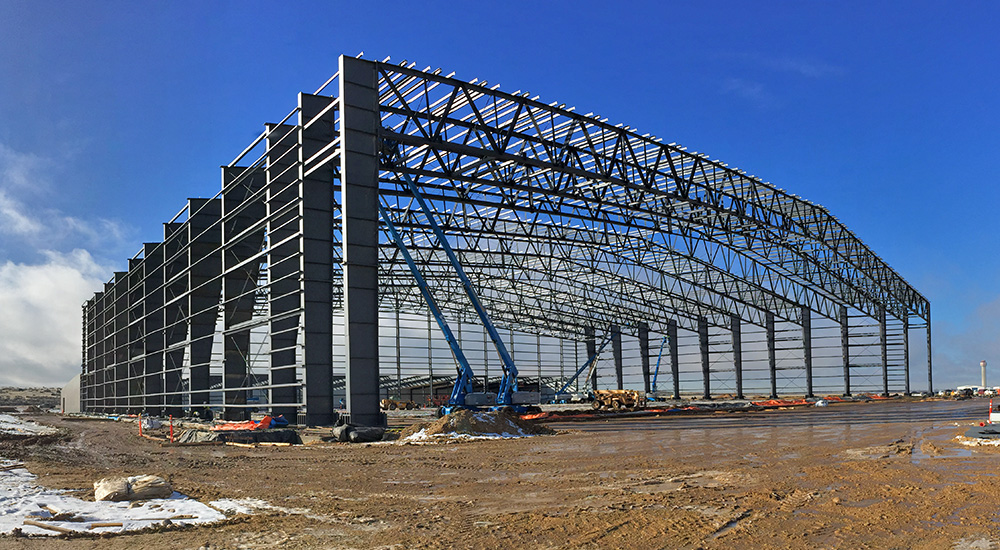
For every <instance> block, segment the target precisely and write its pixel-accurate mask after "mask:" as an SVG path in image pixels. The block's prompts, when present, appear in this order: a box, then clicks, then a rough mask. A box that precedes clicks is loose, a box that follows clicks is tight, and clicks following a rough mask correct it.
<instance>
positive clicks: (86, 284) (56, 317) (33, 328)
mask: <svg viewBox="0 0 1000 550" xmlns="http://www.w3.org/2000/svg"><path fill="white" fill-rule="evenodd" d="M42 255H43V257H44V258H45V261H44V262H43V263H39V264H36V265H26V264H20V263H13V262H10V261H8V262H6V263H4V264H2V265H0V334H3V338H0V385H4V386H61V385H63V384H64V383H66V382H68V381H69V379H70V378H71V377H73V376H74V375H75V374H78V373H79V372H80V345H81V344H80V334H81V319H80V312H81V310H80V306H81V305H82V304H83V302H84V300H87V299H89V298H90V297H91V296H93V293H94V291H95V290H97V289H99V288H101V285H102V284H103V281H104V279H106V278H107V276H108V274H109V273H111V269H110V268H108V267H105V266H101V265H98V263H97V262H96V261H94V259H93V258H92V257H91V255H90V253H88V252H87V251H85V250H79V249H77V250H74V251H72V252H70V253H68V254H61V253H58V252H52V251H42Z"/></svg>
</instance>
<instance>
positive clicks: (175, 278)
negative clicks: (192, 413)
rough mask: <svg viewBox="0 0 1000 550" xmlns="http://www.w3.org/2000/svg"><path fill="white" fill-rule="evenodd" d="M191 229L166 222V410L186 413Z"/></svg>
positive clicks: (179, 414) (170, 412)
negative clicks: (185, 357) (184, 371)
mask: <svg viewBox="0 0 1000 550" xmlns="http://www.w3.org/2000/svg"><path fill="white" fill-rule="evenodd" d="M187 237H188V233H187V230H186V228H185V227H184V224H182V223H177V222H171V223H165V224H163V254H164V264H163V270H164V271H163V344H164V349H165V350H166V352H165V353H164V358H163V392H164V396H163V405H164V408H163V414H168V415H174V416H181V415H183V414H184V408H183V406H184V401H183V393H184V381H183V380H182V378H181V372H182V370H183V368H184V347H183V345H184V341H185V340H186V339H187V322H188V315H189V313H190V312H189V311H188V310H187V307H188V303H187V300H186V295H187V292H188V291H189V290H190V287H189V285H188V278H187V275H188V254H187V251H186V250H185V247H186V246H187Z"/></svg>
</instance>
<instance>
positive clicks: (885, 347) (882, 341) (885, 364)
mask: <svg viewBox="0 0 1000 550" xmlns="http://www.w3.org/2000/svg"><path fill="white" fill-rule="evenodd" d="M878 338H879V345H880V346H881V348H882V395H883V396H885V397H888V396H889V342H887V341H886V330H885V308H884V307H880V308H879V309H878Z"/></svg>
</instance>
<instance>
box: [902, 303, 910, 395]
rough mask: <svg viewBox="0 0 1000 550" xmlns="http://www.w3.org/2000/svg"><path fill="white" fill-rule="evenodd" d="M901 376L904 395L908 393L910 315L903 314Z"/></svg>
mask: <svg viewBox="0 0 1000 550" xmlns="http://www.w3.org/2000/svg"><path fill="white" fill-rule="evenodd" d="M903 376H904V384H903V385H904V386H905V387H906V395H910V316H909V315H904V316H903Z"/></svg>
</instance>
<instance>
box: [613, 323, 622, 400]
mask: <svg viewBox="0 0 1000 550" xmlns="http://www.w3.org/2000/svg"><path fill="white" fill-rule="evenodd" d="M611 352H612V354H613V355H614V357H615V382H617V384H618V389H620V390H623V389H625V379H624V374H623V372H622V371H623V366H622V330H621V327H619V326H618V325H611Z"/></svg>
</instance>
